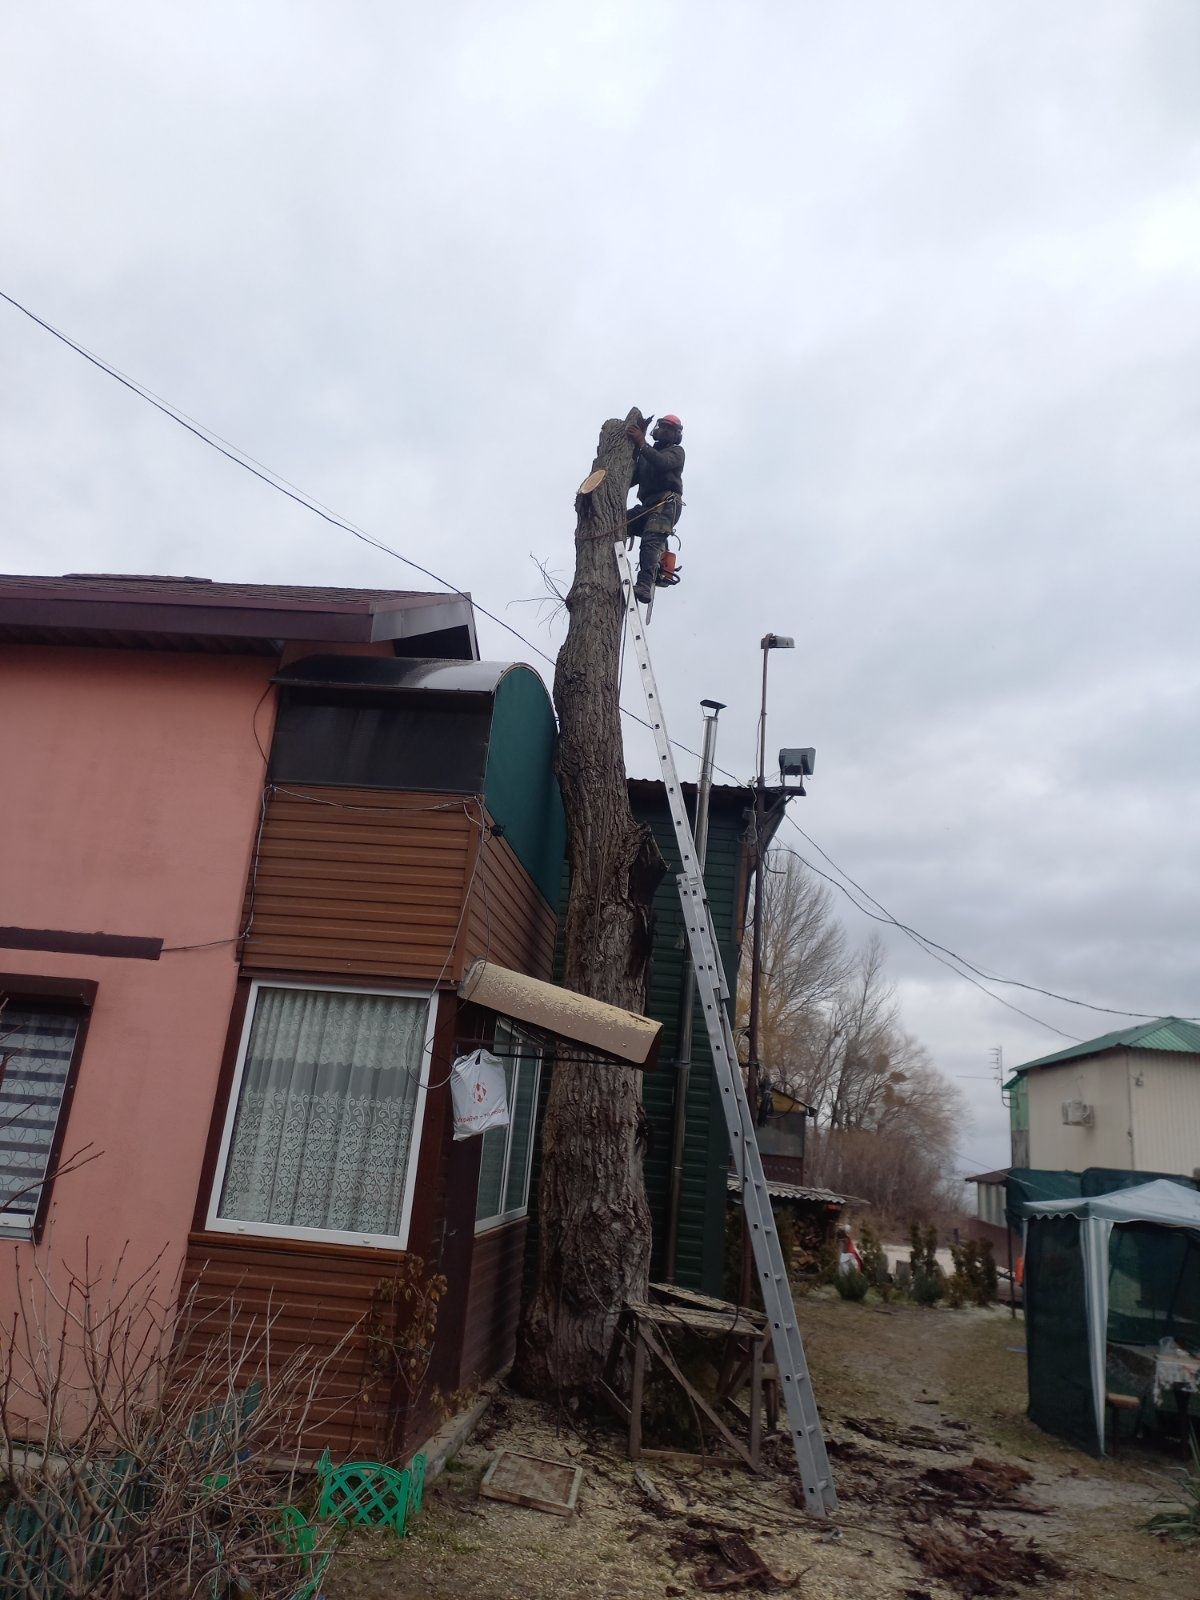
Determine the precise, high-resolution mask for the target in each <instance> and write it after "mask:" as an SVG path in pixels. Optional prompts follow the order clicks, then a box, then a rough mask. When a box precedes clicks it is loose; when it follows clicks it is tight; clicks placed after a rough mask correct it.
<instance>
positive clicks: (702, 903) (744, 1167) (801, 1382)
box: [615, 540, 837, 1515]
mask: <svg viewBox="0 0 1200 1600" xmlns="http://www.w3.org/2000/svg"><path fill="white" fill-rule="evenodd" d="M615 550H616V557H617V568H618V570H619V572H620V574H621V590H622V596H623V600H624V604H625V621H626V624H627V626H628V629H629V642H630V644H631V645H632V647H633V653H634V655H635V657H636V658H637V664H638V670H639V671H640V673H641V675H642V688H643V690H644V691H645V695H646V711H647V713H648V715H649V718H650V728H651V732H652V733H653V735H654V744H655V748H656V749H657V751H658V763H659V766H660V768H661V769H662V775H663V782H664V784H665V786H666V791H667V803H668V805H669V806H670V810H671V822H672V824H673V826H674V828H675V840H676V843H677V844H678V846H679V859H680V863H681V864H682V867H683V871H682V872H681V873H680V874H679V875H678V877H677V878H676V880H675V881H676V884H677V885H678V888H679V900H680V904H681V905H682V907H683V922H684V927H685V928H686V929H687V938H688V949H689V951H690V952H691V958H692V967H693V969H694V971H695V975H696V992H697V994H698V995H699V997H700V1002H701V1005H702V1007H703V1010H704V1025H705V1027H706V1028H707V1029H708V1041H709V1044H710V1046H711V1047H712V1058H713V1067H714V1068H715V1070H716V1074H717V1084H718V1086H719V1088H720V1091H721V1106H722V1109H723V1111H724V1113H725V1122H726V1124H727V1126H728V1129H729V1146H730V1150H731V1151H732V1153H733V1167H734V1172H735V1173H736V1174H737V1180H738V1183H739V1185H740V1186H741V1191H742V1205H743V1207H744V1209H745V1215H746V1222H747V1225H748V1226H749V1229H750V1239H751V1243H752V1244H753V1247H754V1264H755V1266H756V1267H757V1269H758V1281H759V1284H760V1286H761V1288H762V1297H763V1305H764V1307H765V1308H766V1313H767V1318H768V1321H769V1322H770V1324H771V1341H772V1345H773V1347H774V1355H775V1365H776V1368H777V1369H778V1372H779V1382H780V1388H781V1392H782V1394H783V1400H784V1406H785V1408H786V1410H787V1419H788V1428H789V1430H790V1432H791V1435H792V1444H793V1445H794V1447H795V1451H796V1462H797V1465H798V1466H799V1468H800V1481H801V1483H802V1485H803V1487H804V1505H805V1508H806V1510H808V1511H812V1512H816V1513H818V1514H820V1515H824V1514H826V1513H828V1512H830V1511H834V1510H836V1509H837V1491H836V1490H835V1489H834V1486H833V1477H832V1474H831V1472H830V1469H829V1457H828V1455H827V1454H826V1450H825V1435H824V1433H823V1432H822V1431H821V1418H820V1416H819V1415H818V1413H817V1402H816V1399H815V1397H814V1395H813V1387H812V1377H811V1375H810V1374H809V1370H808V1361H807V1359H806V1357H805V1354H804V1341H803V1339H802V1338H801V1337H800V1329H799V1328H798V1327H797V1326H796V1308H795V1305H794V1303H793V1301H792V1291H791V1286H790V1285H789V1283H788V1277H787V1268H786V1267H785V1266H784V1261H783V1251H782V1249H781V1248H780V1244H779V1234H778V1233H777V1232H776V1229H775V1218H774V1215H773V1213H772V1210H771V1197H770V1195H769V1194H768V1193H767V1183H766V1176H765V1174H764V1172H763V1164H762V1157H761V1155H760V1154H759V1151H758V1139H757V1138H756V1136H755V1133H754V1121H753V1118H752V1117H751V1115H750V1105H749V1101H748V1100H747V1098H746V1088H745V1085H744V1084H743V1082H742V1069H741V1065H740V1063H739V1062H738V1058H737V1048H736V1046H735V1044H734V1040H733V1029H732V1027H731V1026H730V1022H729V1014H728V1012H727V1010H726V1008H725V1002H726V1001H727V1000H728V999H729V985H728V983H727V982H726V979H725V970H724V967H723V966H722V963H721V956H720V952H719V951H718V949H717V941H716V934H715V931H714V929H713V922H712V913H711V912H710V910H709V906H708V895H707V892H706V891H705V888H704V875H703V872H702V870H701V868H700V867H699V864H698V862H697V860H696V844H695V840H694V839H693V837H692V829H691V824H690V823H689V822H688V815H687V810H686V808H685V807H684V803H683V793H682V791H681V789H680V787H679V775H678V773H677V772H676V770H675V757H674V755H673V754H672V751H671V741H670V740H669V739H668V737H667V725H666V721H665V720H664V717H663V710H662V704H661V702H660V700H659V697H658V685H657V683H656V682H655V679H654V668H653V666H652V665H651V662H650V650H649V647H648V645H647V643H646V630H645V625H644V623H643V621H642V618H641V616H640V615H639V613H638V603H637V600H636V599H635V598H634V593H633V572H632V569H631V568H630V564H629V556H628V554H627V552H626V547H625V541H624V540H621V541H620V542H619V543H618V544H617V545H616V546H615Z"/></svg>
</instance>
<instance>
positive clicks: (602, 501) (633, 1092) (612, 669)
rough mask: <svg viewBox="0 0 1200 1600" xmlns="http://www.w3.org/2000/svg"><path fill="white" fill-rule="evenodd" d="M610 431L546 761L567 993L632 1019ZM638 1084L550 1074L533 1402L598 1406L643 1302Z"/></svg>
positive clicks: (646, 1234)
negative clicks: (553, 779)
mask: <svg viewBox="0 0 1200 1600" xmlns="http://www.w3.org/2000/svg"><path fill="white" fill-rule="evenodd" d="M642 421H643V419H642V415H641V413H640V412H639V411H636V410H634V411H631V412H630V414H629V416H628V417H627V418H626V419H625V420H624V421H620V420H617V419H612V420H610V421H608V422H606V423H605V424H604V426H603V428H602V429H601V432H600V444H599V449H598V451H597V454H596V459H595V462H594V463H593V473H592V478H591V479H589V480H588V481H589V484H592V483H593V480H594V479H596V478H597V475H598V474H603V476H602V478H600V479H599V481H597V482H595V483H594V485H593V486H592V487H591V488H590V490H589V492H588V493H583V492H581V493H580V494H579V496H578V497H577V499H576V502H575V510H576V517H577V521H576V529H575V578H574V582H573V583H572V585H571V589H570V592H569V594H568V595H567V598H566V607H567V611H568V614H569V618H570V620H569V624H568V629H567V637H566V640H565V642H564V644H563V646H562V649H561V650H560V651H559V654H558V663H557V667H556V670H555V674H554V703H555V707H556V709H557V711H558V718H559V741H558V750H557V755H556V760H555V766H556V771H557V774H558V780H559V784H560V786H561V789H562V797H563V805H564V808H565V810H566V819H567V858H568V862H569V865H570V872H571V887H570V895H569V899H568V902H567V914H566V925H565V929H564V949H565V953H564V971H563V978H564V982H565V983H566V985H567V987H568V988H570V989H575V990H577V991H578V992H579V993H580V994H585V995H589V996H591V997H592V998H593V999H597V1000H606V1001H608V1002H609V1003H610V1004H613V1005H619V1006H624V1007H625V1008H627V1009H628V1010H631V1011H637V1012H641V1011H644V1010H645V1003H646V965H647V962H648V960H649V954H650V938H651V905H652V901H653V897H654V891H655V889H656V887H657V885H658V882H659V880H660V878H661V876H662V872H663V862H662V858H661V856H660V855H659V852H658V849H657V847H656V846H655V844H654V840H653V838H652V836H651V833H650V830H649V828H646V827H643V826H641V825H639V824H638V823H637V822H635V821H634V817H633V813H632V811H631V809H630V805H629V793H628V789H627V786H626V777H625V762H624V755H623V748H622V742H621V721H620V702H619V670H620V645H621V627H622V616H623V612H622V604H621V590H620V582H619V578H618V573H617V566H616V562H615V560H614V558H613V544H614V542H615V541H616V540H617V539H620V538H623V537H624V535H625V507H626V503H627V501H628V498H629V486H630V481H631V478H632V473H633V463H634V451H633V445H632V443H631V441H630V440H629V439H628V438H627V437H626V433H625V429H626V427H627V426H628V424H630V423H635V424H639V425H640V424H641V423H642ZM641 1094H642V1084H641V1074H640V1073H638V1072H635V1071H634V1070H632V1069H631V1068H628V1067H622V1066H617V1065H614V1064H612V1063H611V1062H596V1061H583V1062H580V1061H576V1060H571V1061H564V1062H560V1063H558V1064H557V1065H556V1066H555V1068H554V1071H553V1074H552V1077H551V1083H550V1092H549V1098H548V1102H547V1107H546V1115H545V1120H544V1123H543V1128H542V1176H541V1187H540V1191H539V1213H538V1215H539V1262H538V1282H537V1288H536V1290H535V1292H534V1295H533V1298H532V1300H531V1302H530V1304H529V1306H528V1308H527V1310H526V1314H525V1319H524V1322H523V1325H522V1330H521V1339H520V1343H519V1348H518V1358H517V1375H518V1379H519V1381H521V1382H522V1383H523V1384H524V1385H525V1386H526V1387H528V1388H529V1389H531V1390H532V1391H533V1392H537V1393H542V1394H546V1393H559V1394H567V1395H572V1394H578V1393H586V1392H589V1391H594V1390H595V1388H596V1386H597V1384H598V1382H599V1380H600V1378H601V1376H602V1373H603V1369H604V1365H605V1362H606V1360H607V1357H608V1353H609V1349H610V1346H611V1344H612V1338H613V1333H614V1330H615V1327H616V1322H617V1318H618V1317H619V1315H620V1313H621V1310H622V1307H623V1306H624V1304H625V1302H626V1300H627V1299H630V1298H641V1297H643V1296H644V1294H645V1292H646V1286H647V1281H648V1278H649V1267H650V1212H649V1207H648V1205H647V1203H646V1191H645V1182H644V1179H643V1176H642V1162H641V1150H640V1148H639V1138H638V1136H639V1132H640V1129H641V1127H642V1124H643V1120H644V1118H643V1113H642V1103H641Z"/></svg>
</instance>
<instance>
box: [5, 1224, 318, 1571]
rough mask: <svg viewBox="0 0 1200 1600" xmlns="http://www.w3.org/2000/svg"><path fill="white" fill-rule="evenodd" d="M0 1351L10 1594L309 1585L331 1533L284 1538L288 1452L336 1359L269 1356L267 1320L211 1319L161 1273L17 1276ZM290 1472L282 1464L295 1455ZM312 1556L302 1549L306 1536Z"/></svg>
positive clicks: (51, 1266)
mask: <svg viewBox="0 0 1200 1600" xmlns="http://www.w3.org/2000/svg"><path fill="white" fill-rule="evenodd" d="M15 1276H16V1284H17V1311H16V1314H15V1316H14V1319H13V1322H12V1325H11V1326H10V1328H9V1329H7V1330H6V1335H7V1336H6V1339H5V1341H4V1349H3V1354H2V1356H0V1469H2V1471H3V1477H4V1489H5V1505H6V1510H5V1513H4V1515H3V1516H2V1517H0V1572H2V1573H3V1593H4V1594H5V1595H11V1596H12V1597H13V1600H83V1597H85V1596H87V1597H93V1600H101V1597H103V1600H133V1597H135V1596H142V1595H155V1596H162V1597H164V1600H192V1597H196V1600H199V1597H201V1596H211V1595H217V1594H219V1595H232V1594H235V1593H236V1594H254V1595H256V1596H261V1597H263V1600H269V1597H273V1596H277V1597H278V1600H292V1597H295V1596H296V1595H297V1594H299V1593H311V1592H312V1589H311V1588H309V1587H308V1586H309V1585H310V1584H313V1586H314V1587H315V1584H314V1579H315V1577H316V1576H317V1575H318V1564H319V1563H320V1562H321V1557H322V1546H323V1545H328V1542H329V1540H330V1538H331V1537H332V1530H328V1529H327V1530H325V1531H324V1533H319V1534H318V1533H306V1534H305V1536H304V1537H303V1538H300V1537H298V1533H299V1522H298V1521H297V1522H296V1523H293V1524H291V1528H292V1531H291V1533H290V1534H289V1532H288V1530H287V1526H286V1525H285V1519H284V1518H283V1517H282V1516H281V1512H280V1506H281V1504H285V1503H290V1502H293V1501H294V1500H295V1499H296V1498H297V1497H298V1494H297V1491H296V1485H295V1481H294V1479H295V1460H296V1454H295V1452H296V1445H297V1440H298V1439H299V1438H300V1436H301V1433H302V1430H303V1428H304V1424H305V1419H306V1417H307V1415H308V1411H309V1408H310V1406H311V1404H312V1402H313V1399H314V1397H315V1396H316V1395H317V1393H318V1392H319V1391H320V1388H321V1385H322V1381H323V1378H324V1374H325V1372H326V1369H327V1367H328V1365H329V1362H330V1360H331V1359H333V1358H334V1356H335V1354H336V1352H329V1351H324V1350H323V1351H321V1352H320V1353H317V1352H315V1351H314V1350H312V1349H299V1350H295V1351H292V1352H290V1353H288V1354H287V1355H281V1354H279V1353H276V1354H275V1355H274V1356H273V1355H272V1351H271V1342H272V1328H273V1323H274V1318H273V1316H270V1315H268V1316H267V1317H265V1318H264V1319H262V1320H260V1321H259V1322H258V1323H257V1324H256V1326H255V1327H254V1328H253V1329H252V1330H251V1331H248V1332H247V1331H243V1330H242V1328H241V1327H240V1325H239V1319H238V1318H237V1316H236V1314H235V1308H234V1307H233V1306H232V1304H226V1305H224V1306H222V1307H220V1308H218V1309H214V1310H213V1311H212V1312H210V1313H207V1314H205V1315H204V1316H203V1317H201V1316H200V1315H199V1314H198V1313H197V1311H196V1309H195V1306H194V1304H193V1299H192V1297H191V1296H190V1295H185V1296H184V1298H183V1300H182V1302H181V1301H180V1300H179V1298H178V1295H177V1288H178V1284H177V1279H176V1278H175V1277H173V1276H171V1277H168V1278H167V1279H165V1280H163V1281H160V1279H159V1275H158V1264H157V1263H152V1264H151V1265H150V1266H149V1267H148V1268H147V1269H145V1270H144V1271H142V1272H141V1273H136V1272H133V1271H131V1270H127V1269H126V1268H125V1266H124V1263H122V1262H118V1263H117V1264H116V1266H115V1268H113V1269H111V1270H106V1271H105V1272H104V1273H103V1274H100V1273H99V1272H96V1271H89V1270H87V1269H85V1270H84V1272H83V1273H82V1274H77V1273H76V1272H74V1271H71V1270H70V1269H68V1268H66V1267H65V1266H64V1265H63V1264H61V1263H58V1262H56V1261H55V1260H54V1259H53V1257H52V1256H49V1257H48V1256H47V1254H46V1253H45V1252H41V1253H39V1256H38V1258H37V1259H36V1260H35V1261H34V1262H32V1263H31V1264H30V1265H29V1266H28V1269H27V1271H26V1272H25V1273H21V1272H18V1273H17V1274H16V1275H15ZM289 1462H290V1463H292V1465H291V1466H290V1467H289V1465H288V1463H289ZM306 1543H307V1544H310V1545H311V1548H310V1549H308V1550H305V1549H303V1548H302V1546H303V1545H304V1544H306Z"/></svg>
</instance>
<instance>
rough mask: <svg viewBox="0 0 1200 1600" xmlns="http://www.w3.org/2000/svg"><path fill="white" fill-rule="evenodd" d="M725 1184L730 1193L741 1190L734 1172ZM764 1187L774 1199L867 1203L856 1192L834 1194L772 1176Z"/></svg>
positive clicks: (853, 1203) (830, 1191)
mask: <svg viewBox="0 0 1200 1600" xmlns="http://www.w3.org/2000/svg"><path fill="white" fill-rule="evenodd" d="M725 1186H726V1188H727V1189H728V1190H729V1192H730V1194H736V1195H740V1194H741V1192H742V1185H741V1181H740V1180H739V1178H738V1176H737V1174H736V1173H734V1172H731V1173H730V1174H729V1175H728V1177H727V1178H726V1180H725ZM765 1187H766V1191H767V1193H768V1194H769V1195H773V1196H774V1197H775V1199H776V1200H811V1201H812V1202H813V1203H814V1204H817V1205H825V1206H846V1205H857V1206H865V1205H866V1204H867V1202H866V1201H865V1200H863V1199H861V1198H860V1197H859V1196H858V1195H856V1194H834V1192H833V1190H832V1189H813V1188H810V1187H809V1185H807V1184H803V1183H781V1182H778V1181H777V1180H776V1179H774V1178H768V1179H767V1180H766V1184H765Z"/></svg>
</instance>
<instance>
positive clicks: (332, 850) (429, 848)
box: [242, 787, 482, 982]
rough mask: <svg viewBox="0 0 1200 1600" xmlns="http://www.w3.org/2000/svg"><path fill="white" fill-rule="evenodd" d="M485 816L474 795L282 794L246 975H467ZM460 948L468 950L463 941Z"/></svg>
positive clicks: (257, 886)
mask: <svg viewBox="0 0 1200 1600" xmlns="http://www.w3.org/2000/svg"><path fill="white" fill-rule="evenodd" d="M481 815H482V811H481V807H480V806H479V803H478V802H477V801H474V800H472V799H470V798H469V797H466V796H450V795H446V796H439V795H420V796H417V795H403V794H396V793H393V792H389V791H386V790H374V789H340V788H328V787H306V788H304V789H298V788H289V789H286V790H282V789H276V790H274V791H272V793H271V794H270V796H269V798H268V801H267V811H266V817H265V820H264V823H263V830H262V839H261V842H260V845H259V851H258V859H257V862H256V864H255V869H254V871H253V872H252V874H251V887H250V890H249V892H248V895H247V915H248V919H249V920H250V934H249V937H248V938H247V940H246V944H245V950H244V953H243V957H242V965H243V969H244V970H245V971H247V972H263V971H276V972H278V971H290V972H295V973H296V974H298V975H301V976H302V975H304V974H306V973H323V974H326V975H330V974H338V975H340V976H344V977H346V978H389V979H392V980H397V979H399V980H404V979H416V980H424V981H429V982H433V981H435V980H436V979H438V978H439V977H441V976H443V975H445V976H447V977H451V978H453V977H457V976H458V972H457V970H456V968H457V965H458V963H457V962H455V961H451V964H450V969H449V971H447V970H446V969H447V962H448V961H449V960H450V958H451V956H452V952H453V945H454V943H455V939H456V936H458V935H459V934H460V922H461V907H462V900H463V895H464V894H465V892H466V885H467V881H468V878H469V876H470V870H471V866H472V863H473V861H474V854H475V848H476V840H477V838H478V835H479V827H480V821H479V819H480V816H481ZM460 942H461V941H460Z"/></svg>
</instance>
